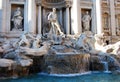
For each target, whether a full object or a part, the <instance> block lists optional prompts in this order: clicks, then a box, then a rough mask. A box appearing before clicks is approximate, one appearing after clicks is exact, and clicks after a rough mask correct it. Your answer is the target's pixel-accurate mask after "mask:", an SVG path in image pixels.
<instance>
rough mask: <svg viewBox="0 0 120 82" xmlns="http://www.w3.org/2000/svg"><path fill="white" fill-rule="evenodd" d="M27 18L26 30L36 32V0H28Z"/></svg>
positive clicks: (26, 7)
mask: <svg viewBox="0 0 120 82" xmlns="http://www.w3.org/2000/svg"><path fill="white" fill-rule="evenodd" d="M25 10H27V11H26V13H25V16H26V17H25V18H26V20H25V21H26V22H25V23H26V24H25V26H26V27H25V30H26V31H28V32H31V33H35V32H36V4H35V0H26V5H25Z"/></svg>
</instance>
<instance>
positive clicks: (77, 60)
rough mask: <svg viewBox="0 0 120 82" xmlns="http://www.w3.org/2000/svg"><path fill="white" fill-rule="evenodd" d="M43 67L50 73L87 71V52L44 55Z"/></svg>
mask: <svg viewBox="0 0 120 82" xmlns="http://www.w3.org/2000/svg"><path fill="white" fill-rule="evenodd" d="M44 60H45V65H44V66H45V69H44V71H46V72H47V73H50V74H70V73H84V72H86V71H89V61H90V55H89V54H70V53H68V54H67V53H66V54H56V55H46V56H45V57H44Z"/></svg>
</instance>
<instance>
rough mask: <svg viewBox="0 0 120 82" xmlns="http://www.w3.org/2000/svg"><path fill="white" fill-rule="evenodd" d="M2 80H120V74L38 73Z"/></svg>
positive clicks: (102, 81) (50, 81)
mask: <svg viewBox="0 0 120 82" xmlns="http://www.w3.org/2000/svg"><path fill="white" fill-rule="evenodd" d="M0 82H120V75H114V74H104V73H94V74H87V75H81V76H69V77H65V76H64V77H63V76H49V75H43V74H36V75H32V76H29V77H24V78H17V79H6V80H0Z"/></svg>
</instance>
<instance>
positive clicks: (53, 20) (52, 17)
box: [48, 8, 63, 35]
mask: <svg viewBox="0 0 120 82" xmlns="http://www.w3.org/2000/svg"><path fill="white" fill-rule="evenodd" d="M52 10H53V11H52V12H50V13H49V15H48V21H49V22H50V25H51V29H50V32H49V33H50V34H56V35H63V32H62V31H61V29H60V24H59V23H58V18H57V14H56V8H53V9H52Z"/></svg>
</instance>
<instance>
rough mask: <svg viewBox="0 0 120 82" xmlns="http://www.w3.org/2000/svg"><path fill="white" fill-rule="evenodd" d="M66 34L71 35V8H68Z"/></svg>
mask: <svg viewBox="0 0 120 82" xmlns="http://www.w3.org/2000/svg"><path fill="white" fill-rule="evenodd" d="M66 34H67V35H69V34H70V11H69V7H67V8H66Z"/></svg>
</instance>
